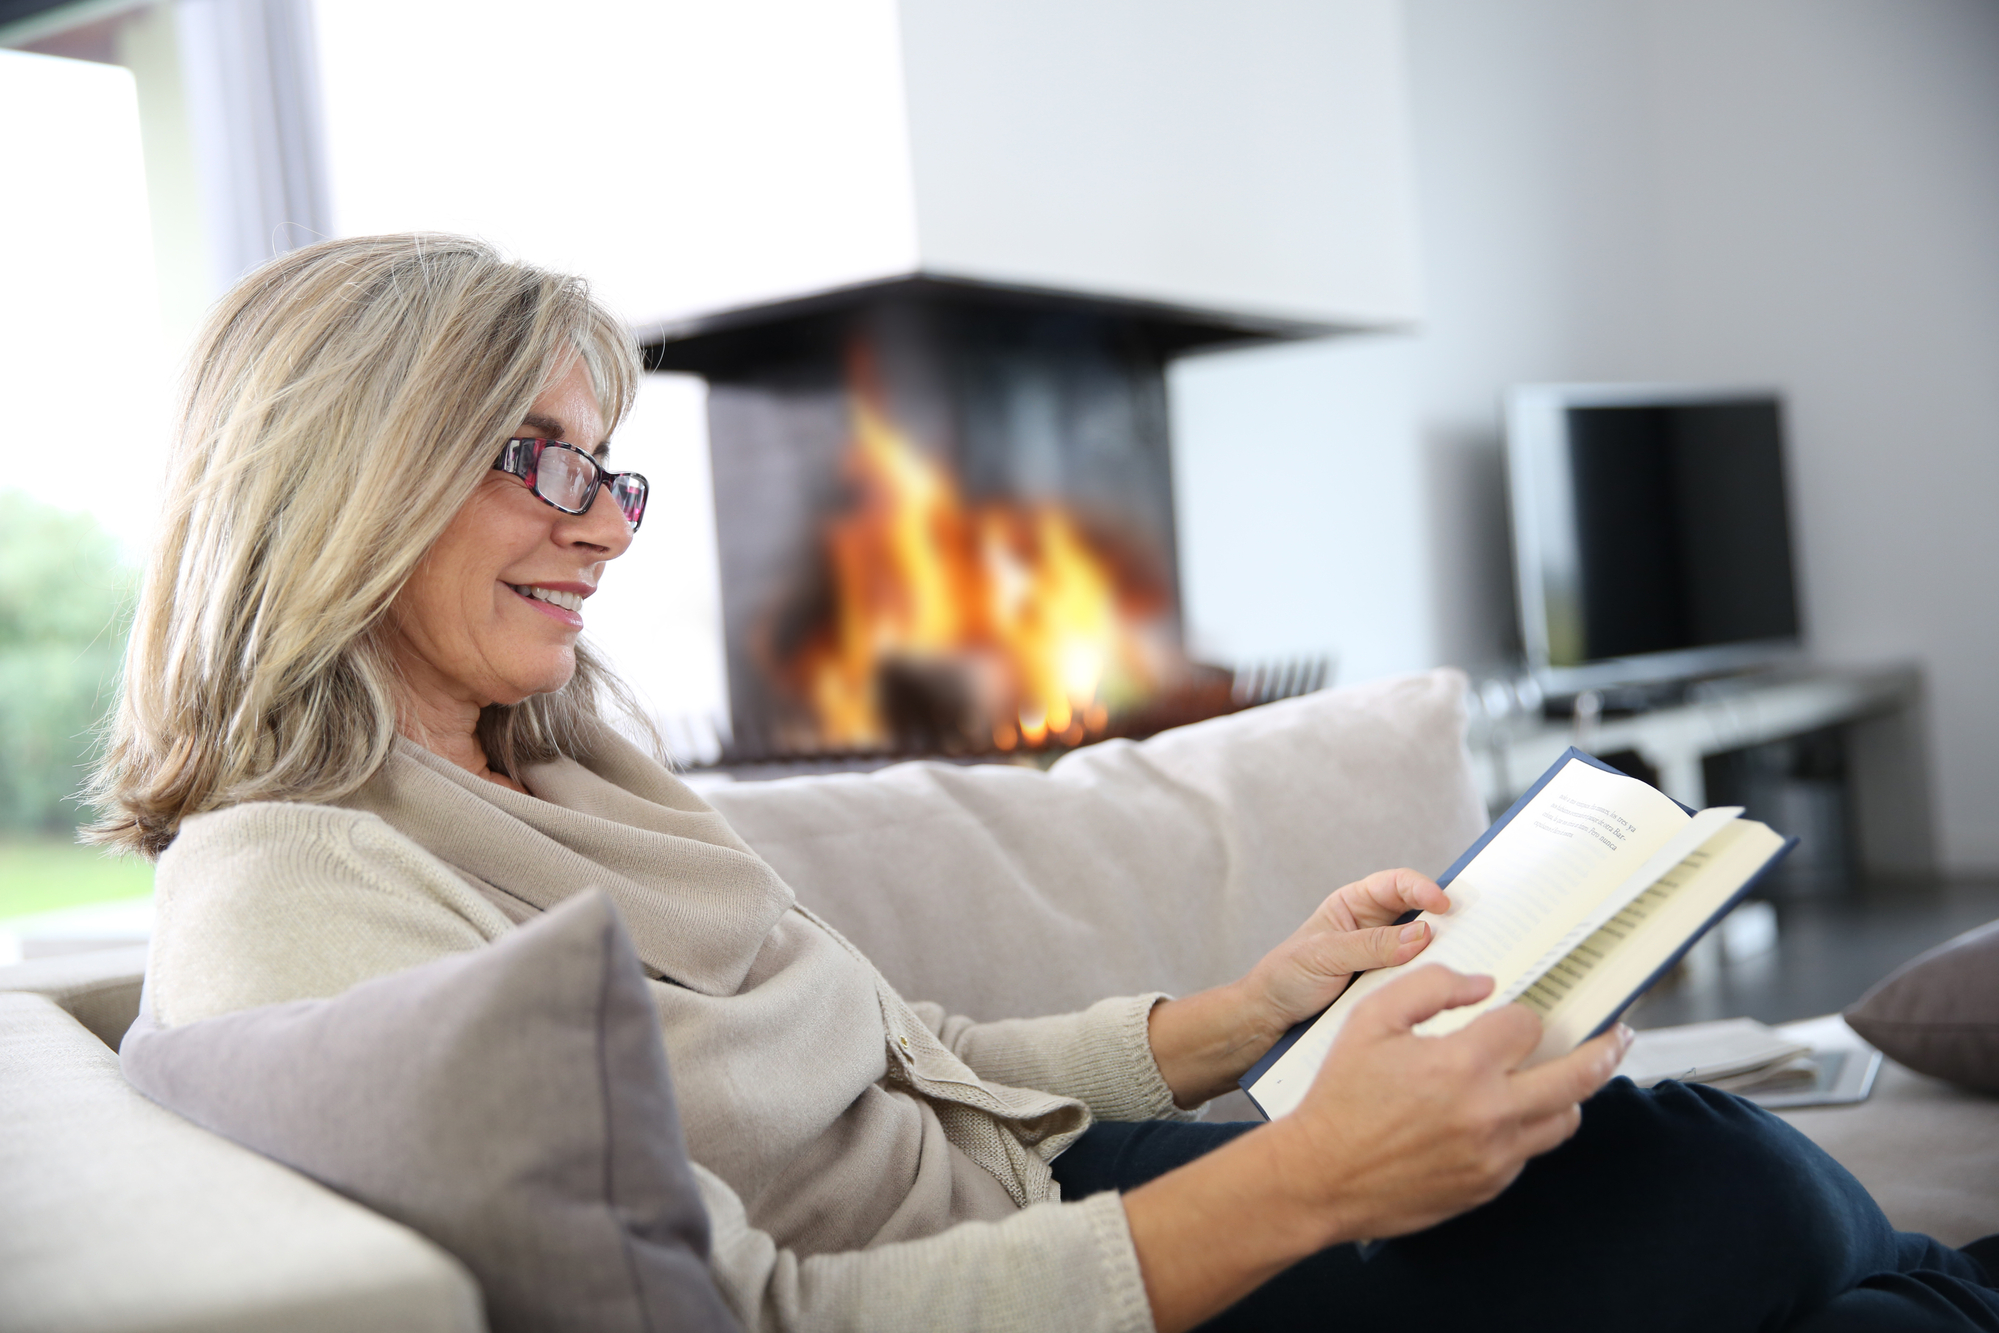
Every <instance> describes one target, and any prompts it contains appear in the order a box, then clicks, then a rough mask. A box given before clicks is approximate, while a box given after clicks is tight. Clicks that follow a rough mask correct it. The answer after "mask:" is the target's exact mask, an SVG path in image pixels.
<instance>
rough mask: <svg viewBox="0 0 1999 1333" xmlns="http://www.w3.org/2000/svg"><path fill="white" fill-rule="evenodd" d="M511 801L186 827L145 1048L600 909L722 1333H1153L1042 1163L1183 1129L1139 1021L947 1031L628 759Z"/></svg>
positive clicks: (1129, 1006) (409, 757) (478, 791)
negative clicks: (644, 1011)
mask: <svg viewBox="0 0 1999 1333" xmlns="http://www.w3.org/2000/svg"><path fill="white" fill-rule="evenodd" d="M522 781H523V784H524V785H525V786H527V787H528V789H529V790H530V791H531V792H533V795H532V796H523V795H521V794H520V793H517V792H514V791H510V790H508V789H506V788H504V787H500V786H498V785H496V784H494V783H491V782H487V781H485V780H483V779H480V778H475V777H473V776H472V775H471V774H469V773H466V772H464V771H463V770H461V769H459V768H457V767H455V766H453V765H451V764H449V763H447V762H445V761H444V760H442V759H439V758H438V757H436V756H434V755H432V754H430V753H428V752H427V751H425V750H422V749H420V748H419V747H417V746H414V745H411V744H409V743H408V742H399V743H398V745H397V747H396V750H395V752H394V753H393V754H392V756H391V757H390V759H389V761H388V763H387V764H386V765H385V766H384V768H383V769H382V771H381V772H380V773H379V774H377V775H376V777H375V778H374V779H373V780H371V781H370V782H369V784H368V785H367V786H366V787H365V788H363V789H362V790H361V791H360V792H359V793H357V794H356V795H355V796H354V797H353V798H352V799H351V800H349V801H347V802H345V803H344V804H343V805H342V806H339V807H333V806H317V805H303V804H284V803H256V804H249V805H241V806H236V807H232V808H230V809H227V810H223V811H218V812H215V813H211V814H205V815H198V816H195V817H193V818H190V819H189V820H187V821H186V823H185V824H184V825H183V826H182V829H181V833H180V836H179V837H178V838H177V839H176V840H175V842H174V843H173V845H172V846H171V847H170V848H169V849H168V850H167V852H166V853H165V854H164V855H163V856H162V857H161V858H160V863H159V871H158V876H157V886H158V923H157V926H156V930H155V937H154V943H153V949H152V954H151V959H150V962H149V965H148V974H147V980H148V988H147V994H148V997H149V1000H150V1003H151V1004H152V1006H153V1018H154V1020H155V1021H156V1022H158V1023H160V1024H161V1025H163V1026H169V1027H170V1026H174V1025H177V1024H181V1023H188V1022H193V1021H196V1020H199V1019H202V1018H206V1017H210V1016H212V1015H216V1014H221V1013H227V1012H230V1011H233V1010H237V1009H243V1008H248V1007H251V1006H255V1005H263V1004H274V1003H279V1002H282V1001H287V1000H295V999H304V998H311V997H317V996H326V995H333V994H337V993H339V992H340V991H342V990H345V989H346V988H347V987H349V986H352V985H354V984H355V983H357V982H360V981H363V980H365V979H367V978H369V977H373V976H378V975H381V974H383V973H387V972H392V971H396V970H399V969H402V968H407V967H411V966H415V965H417V964H419V963H423V962H426V961H428V960H430V959H433V958H437V957H441V956H443V955H445V954H448V953H451V952H454V951H458V950H464V949H472V948H477V947H478V946H480V945H482V944H485V943H487V942H489V941H491V940H494V939H496V938H498V937H499V936H501V935H503V934H505V933H506V932H507V931H508V930H510V929H512V928H513V926H514V925H515V923H517V922H519V921H522V920H525V919H527V918H529V917H531V916H533V915H534V914H536V913H538V912H540V911H542V910H545V909H546V908H548V907H550V906H552V905H554V904H555V903H556V902H559V901H560V900H561V899H563V898H564V897H566V896H568V895H569V894H572V893H575V892H577V891H579V890H581V889H583V888H586V887H590V886H596V887H600V888H602V889H604V890H605V891H607V892H608V893H609V894H610V896H611V897H612V899H613V900H614V901H615V902H616V903H617V905H618V908H619V911H620V913H621V914H622V915H623V917H624V919H625V922H626V925H627V926H628V928H629V929H630V931H631V934H632V937H633V941H634V943H635V944H636V946H637V949H638V953H639V957H640V959H641V960H642V961H643V962H644V963H645V965H646V967H647V969H648V970H649V971H650V972H652V973H654V974H656V975H657V976H658V977H659V978H661V979H660V980H657V981H655V982H654V983H653V995H654V1000H655V1003H656V1004H657V1006H658V1009H659V1013H660V1022H661V1030H662V1033H663V1035H664V1038H665V1043H666V1047H667V1051H668V1055H669V1057H670V1059H671V1062H672V1068H673V1077H674V1085H675V1092H676V1094H677V1097H678V1099H679V1104H680V1111H681V1116H682V1120H683V1127H684V1129H685V1131H686V1136H687V1144H688V1153H689V1156H690V1157H691V1158H692V1159H693V1161H694V1164H695V1175H696V1178H697V1180H698V1181H699V1183H700V1187H701V1190H702V1196H703V1200H704V1202H705V1203H706V1205H707V1208H708V1212H709V1216H710V1218H711V1219H712V1223H713V1227H714V1248H713V1255H712V1259H711V1264H712V1267H713V1270H714V1274H715V1277H716V1280H717V1282H718V1284H719V1285H720V1287H721V1289H722V1292H723V1294H724V1296H725V1298H726V1299H727V1300H728V1301H729V1302H730V1303H731V1305H732V1306H733V1307H734V1308H735V1311H736V1313H737V1315H738V1316H739V1317H740V1318H741V1320H742V1322H743V1323H744V1325H745V1327H748V1328H754V1329H762V1328H770V1329H793V1328H798V1329H804V1328H811V1329H827V1328H855V1329H862V1328H865V1329H900V1328H909V1329H939V1328H963V1329H995V1330H997V1329H1021V1330H1029V1329H1034V1330H1039V1329H1051V1328H1074V1329H1104V1330H1142V1329H1149V1328H1151V1326H1152V1323H1151V1315H1150V1311H1149V1309H1148V1306H1147V1303H1146V1300H1145V1293H1144V1287H1143V1284H1142V1281H1141V1279H1140V1276H1139V1269H1138V1262H1137V1257H1136V1255H1135V1253H1134V1252H1133V1250H1132V1245H1131V1237H1130V1233H1129V1231H1128V1230H1127V1228H1126V1225H1125V1218H1124V1210H1123V1206H1122V1204H1121V1203H1120V1202H1119V1200H1118V1198H1117V1196H1116V1195H1113V1194H1103V1195H1098V1196H1095V1197H1093V1198H1090V1199H1085V1200H1082V1201H1080V1202H1074V1203H1062V1202H1059V1193H1060V1191H1059V1188H1058V1187H1057V1186H1056V1184H1055V1182H1054V1180H1053V1179H1052V1176H1051V1174H1050V1171H1049V1167H1048V1162H1049V1161H1050V1160H1051V1159H1052V1158H1053V1157H1054V1156H1055V1155H1056V1154H1057V1153H1059V1152H1060V1151H1061V1150H1062V1149H1063V1148H1065V1147H1067V1146H1068V1145H1069V1144H1070V1143H1072V1142H1073V1141H1074V1140H1075V1138H1076V1136H1077V1135H1079V1134H1080V1133H1081V1132H1082V1131H1083V1130H1084V1129H1085V1128H1087V1127H1088V1125H1089V1123H1090V1121H1091V1118H1092V1116H1095V1117H1098V1118H1103V1119H1114V1120H1136V1119H1156V1118H1165V1117H1173V1116H1179V1115H1182V1114H1184V1113H1182V1112H1178V1111H1176V1110H1175V1108H1174V1106H1173V1100H1172V1093H1171V1091H1170V1090H1169V1089H1168V1088H1167V1086H1166V1084H1165V1081H1164V1080H1163V1078H1162V1077H1161V1076H1160V1073H1159V1069H1158V1066H1157V1065H1156V1064H1155V1063H1154V1061H1153V1058H1152V1053H1151V1047H1150V1044H1149V1042H1148V1040H1147V1036H1146V1024H1147V1015H1148V1014H1149V1013H1150V1011H1151V1008H1152V1005H1153V1004H1154V1003H1155V1002H1156V1001H1157V1000H1158V999H1159V998H1160V997H1159V996H1156V995H1146V996H1135V997H1130V998H1125V999H1114V1000H1106V1001H1104V1002H1102V1003H1100V1004H1097V1005H1095V1006H1093V1007H1091V1008H1090V1009H1088V1010H1085V1011H1084V1012H1082V1013H1080V1014H1071V1015H1063V1016H1058V1017H1050V1018H1039V1019H1024V1020H1010V1021H1003V1022H994V1023H974V1022H971V1021H969V1020H966V1019H962V1018H951V1017H947V1016H946V1015H945V1014H944V1012H943V1011H942V1009H940V1008H938V1007H937V1006H935V1005H925V1004H910V1003H907V1002H905V1001H904V1000H903V999H902V997H900V996H899V995H897V994H896V992H895V990H894V988H893V987H891V986H890V985H889V984H888V982H887V981H886V980H884V979H883V977H882V976H881V974H880V973H879V972H878V971H877V970H876V969H875V968H874V967H873V965H871V964H870V963H869V962H868V961H867V959H866V958H864V957H863V956H862V955H861V954H860V952H859V951H858V950H856V949H855V948H854V947H853V946H852V945H851V944H849V943H848V942H847V941H846V940H844V939H843V938H841V937H840V935H839V934H838V933H837V932H836V931H834V930H833V929H832V928H831V927H829V926H827V925H826V924H825V923H824V922H822V921H820V920H819V919H818V918H817V917H815V916H814V915H812V914H811V913H810V912H809V911H807V910H806V909H804V908H802V907H800V906H799V905H798V904H797V902H796V901H795V900H794V898H793V895H792V892H791V890H790V888H789V887H788V886H786V885H785V883H784V882H783V881H782V880H781V879H780V878H779V877H778V875H777V873H776V872H775V871H774V870H772V869H771V868H770V866H769V865H767V864H766V863H765V862H764V861H763V860H762V859H761V858H760V857H758V856H757V855H756V853H755V852H753V851H752V850H751V849H750V848H749V846H748V845H747V844H745V843H744V842H743V841H742V839H741V838H739V837H738V836H737V835H736V834H735V833H734V831H733V830H731V829H730V828H729V827H728V825H727V824H726V823H725V822H724V821H723V819H722V817H721V816H720V815H719V814H717V813H716V812H715V811H714V810H712V809H711V808H709V807H708V806H707V804H706V803H705V802H703V801H702V800H701V799H700V798H699V797H698V796H696V795H695V794H694V793H693V792H692V791H691V790H689V789H688V787H687V786H686V785H685V784H684V783H682V782H680V781H679V780H677V779H676V778H674V777H673V776H672V775H671V774H670V773H668V772H667V771H666V770H665V769H663V768H661V767H660V766H659V765H657V764H655V763H653V762H652V761H651V760H650V759H648V758H646V757H645V756H644V755H643V754H641V753H640V752H639V751H638V750H636V749H635V748H633V747H631V746H629V745H626V744H624V743H623V742H620V741H613V742H609V743H607V744H605V745H603V746H602V747H600V749H599V751H598V753H596V754H594V755H592V756H591V757H590V758H589V759H588V760H587V761H585V762H582V763H579V762H577V761H574V760H567V759H565V760H560V761H557V762H554V763H550V764H544V765H539V766H537V767H535V768H532V769H530V770H529V771H527V772H526V773H524V774H523V775H522Z"/></svg>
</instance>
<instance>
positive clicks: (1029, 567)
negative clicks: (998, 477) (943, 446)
mask: <svg viewBox="0 0 1999 1333" xmlns="http://www.w3.org/2000/svg"><path fill="white" fill-rule="evenodd" d="M851 387H852V393H851V430H852V443H851V445H850V447H849V451H848V454H847V457H846V459H845V461H844V464H843V468H844V472H845V478H846V480H847V482H848V483H849V485H850V487H851V489H852V495H853V501H852V503H851V504H850V506H849V507H848V508H847V509H846V510H845V511H843V512H842V513H840V514H839V515H837V516H836V517H834V518H833V519H832V520H831V521H830V522H829V524H828V526H827V530H826V534H825V544H826V554H827V557H828V564H829V568H830V573H831V580H830V581H831V592H832V599H831V607H830V609H829V610H828V611H827V612H826V614H825V616H824V617H823V619H822V621H821V623H820V624H819V626H818V628H817V629H816V631H815V632H814V633H813V634H812V635H811V636H810V637H809V638H808V639H807V641H806V642H805V644H804V646H803V647H802V649H801V651H800V652H799V653H798V654H797V655H796V656H795V657H794V658H793V660H792V661H791V662H790V663H788V664H785V665H784V666H783V667H782V668H781V671H780V674H781V675H782V676H783V677H784V678H785V679H786V680H787V682H788V683H789V685H790V686H791V689H792V691H793V693H794V694H795V695H796V696H797V697H799V698H800V699H801V700H803V701H804V702H805V703H806V704H807V705H808V707H809V709H810V711H811V713H812V715H813V718H814V719H815V722H816V727H817V731H818V735H817V737H816V738H815V739H816V743H817V744H818V745H819V746H821V747H825V748H833V749H840V748H856V749H865V748H873V747H878V746H882V745H885V744H888V743H890V742H892V741H893V740H894V739H895V737H896V731H897V726H896V719H895V718H894V717H892V716H891V714H892V713H894V712H895V711H896V709H897V708H898V707H900V708H901V709H902V710H903V711H904V712H907V711H908V710H909V709H910V708H912V707H913V708H915V709H916V710H917V711H918V712H919V713H924V714H925V715H926V716H928V715H930V714H937V713H942V714H948V718H947V719H946V721H945V722H944V723H941V724H939V729H940V730H945V731H949V732H953V733H955V737H946V738H945V743H946V744H947V746H948V745H951V744H952V743H953V741H954V740H955V744H956V746H957V747H959V748H977V749H984V748H988V747H997V748H999V749H1002V750H1010V749H1014V748H1015V747H1017V746H1020V745H1026V746H1030V747H1033V746H1040V745H1045V744H1049V743H1051V742H1053V741H1056V740H1060V741H1061V742H1063V743H1066V744H1071V745H1073V744H1078V743H1080V742H1081V741H1083V740H1084V739H1085V738H1086V737H1088V736H1091V735H1098V734H1101V733H1102V732H1103V731H1104V730H1105V728H1106V727H1107V726H1108V725H1109V723H1110V720H1111V717H1112V714H1113V713H1114V712H1115V710H1117V709H1118V708H1120V707H1122V706H1126V705H1129V704H1132V703H1136V702H1139V701H1142V700H1144V699H1145V698H1147V697H1149V696H1150V695H1151V694H1152V693H1153V692H1154V690H1155V689H1156V688H1157V686H1158V685H1159V683H1160V679H1161V676H1162V670H1163V668H1164V667H1165V664H1166V656H1167V653H1166V650H1165V648H1164V644H1165V642H1166V636H1165V635H1164V633H1163V627H1162V625H1161V623H1160V621H1161V616H1160V610H1161V608H1160V606H1159V604H1158V603H1159V600H1160V599H1159V598H1158V597H1157V596H1156V595H1149V594H1147V593H1146V592H1145V591H1143V590H1140V589H1135V588H1132V587H1129V586H1121V582H1120V579H1119V573H1118V568H1117V565H1116V563H1115V562H1114V561H1113V560H1112V559H1109V558H1107V556H1106V554H1105V552H1104V551H1103V550H1102V549H1100V547H1099V545H1098V544H1097V543H1096V542H1093V541H1092V539H1091V537H1090V535H1089V534H1088V533H1087V532H1086V531H1085V529H1084V527H1083V525H1082V524H1081V523H1079V521H1078V520H1077V518H1076V516H1075V515H1073V514H1072V513H1070V512H1069V511H1068V510H1067V509H1066V508H1064V507H1063V506H1061V505H1059V504H1056V503H1053V502H1047V501H1041V502H1032V503H1028V502H1020V501H994V502H988V503H982V504H978V505H968V504H967V503H966V501H965V498H964V496H963V495H962V493H961V491H960V489H959V486H958V482H957V479H956V477H955V476H954V475H953V474H952V472H951V471H950V469H949V468H948V467H946V466H945V465H944V464H943V463H942V462H940V461H939V460H937V459H936V458H934V457H932V456H930V455H929V454H928V453H926V452H925V451H924V450H923V449H921V448H920V447H919V446H918V445H917V443H916V442H915V441H914V440H912V439H911V438H910V437H909V436H908V435H907V434H906V433H905V432H904V431H902V430H901V429H900V428H899V427H898V426H897V425H896V423H895V422H894V421H893V420H891V419H890V417H889V415H888V413H887V411H886V409H885V406H884V402H883V396H882V394H881V392H880V389H879V386H878V384H877V383H876V382H875V379H874V376H873V374H872V366H871V363H870V362H869V360H868V357H867V353H866V351H865V349H860V350H858V351H857V352H856V354H855V356H854V357H853V364H852V385H851ZM1125 582H1126V583H1129V582H1130V580H1128V579H1127V580H1125ZM897 691H901V695H902V696H903V697H900V699H899V700H898V698H897V697H891V696H895V695H896V692H897ZM911 698H914V700H915V702H914V703H913V704H912V703H911V702H910V700H911ZM926 710H927V712H926Z"/></svg>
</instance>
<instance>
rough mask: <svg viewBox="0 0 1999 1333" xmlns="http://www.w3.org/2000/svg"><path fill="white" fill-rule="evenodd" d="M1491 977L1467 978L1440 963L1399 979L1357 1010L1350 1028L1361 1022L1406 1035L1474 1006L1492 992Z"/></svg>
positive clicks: (1355, 1009)
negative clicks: (1451, 1012) (1460, 1008)
mask: <svg viewBox="0 0 1999 1333" xmlns="http://www.w3.org/2000/svg"><path fill="white" fill-rule="evenodd" d="M1492 985H1493V982H1492V978H1491V977H1468V976H1466V975H1464V974H1463V973H1462V972H1453V971H1451V969H1449V968H1448V967H1445V966H1443V965H1442V964H1440V963H1432V964H1430V965H1429V966H1428V967H1419V968H1417V969H1416V970H1415V971H1414V972H1411V973H1409V974H1408V975H1407V976H1401V977H1397V978H1396V979H1395V980H1393V981H1391V982H1389V983H1388V984H1387V985H1386V986H1383V987H1382V988H1381V989H1380V990H1378V991H1376V992H1375V993H1374V994H1372V995H1370V996H1368V997H1367V998H1366V999H1365V1000H1363V1001H1361V1002H1360V1004H1359V1005H1357V1006H1355V1008H1354V1015H1353V1018H1352V1019H1351V1020H1349V1025H1351V1024H1353V1023H1360V1024H1363V1025H1364V1026H1366V1027H1369V1028H1372V1029H1374V1030H1375V1031H1377V1032H1380V1033H1382V1034H1384V1035H1385V1034H1388V1033H1395V1032H1407V1031H1408V1030H1409V1029H1411V1028H1413V1027H1415V1026H1416V1025H1417V1024H1418V1023H1421V1022H1423V1021H1424V1020H1426V1019H1429V1018H1434V1017H1436V1016H1437V1015H1438V1014H1440V1013H1442V1012H1443V1011H1444V1010H1446V1009H1455V1008H1457V1007H1458V1006H1459V1005H1463V1004H1472V1003H1474V1002H1476V1001H1479V1000H1483V999H1484V998H1485V997H1486V996H1488V995H1490V994H1491V993H1492Z"/></svg>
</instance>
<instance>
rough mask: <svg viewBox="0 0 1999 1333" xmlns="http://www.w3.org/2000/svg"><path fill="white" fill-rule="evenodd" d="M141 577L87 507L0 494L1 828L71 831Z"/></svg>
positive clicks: (110, 700)
mask: <svg viewBox="0 0 1999 1333" xmlns="http://www.w3.org/2000/svg"><path fill="white" fill-rule="evenodd" d="M136 585H137V575H136V574H135V573H134V572H133V571H132V570H131V569H130V568H129V567H128V566H126V565H125V564H124V563H123V562H122V561H121V560H120V559H119V556H118V544H117V542H116V540H115V539H114V538H113V537H112V536H111V534H110V533H108V532H106V531H105V530H104V529H103V528H102V527H101V526H100V525H99V524H98V523H97V521H96V520H95V519H93V518H91V517H90V516H89V515H88V514H77V513H69V512H66V511H64V510H61V509H57V508H54V507H53V506H50V505H46V504H43V503H41V502H40V501H38V500H35V499H33V498H31V497H29V496H27V495H24V494H22V493H21V492H19V491H0V832H4V833H11V834H25V833H55V834H61V833H65V832H67V831H68V830H70V829H73V828H74V827H75V826H76V825H77V824H79V823H81V822H82V821H83V819H84V818H85V817H86V815H87V812H86V811H84V810H83V809H82V807H81V806H80V805H78V803H77V802H76V800H75V793H76V791H77V789H78V788H79V787H81V786H82V785H83V782H84V779H85V777H86V776H87V774H88V770H89V764H90V760H91V757H92V755H93V754H95V752H96V748H97V736H96V730H97V727H98V725H99V723H100V722H101V721H102V720H103V717H104V715H105V713H106V712H108V711H109V709H110V708H111V706H112V703H113V701H114V699H115V697H116V686H117V680H118V668H119V664H120V662H121V660H122V659H123V656H124V652H125V631H126V626H127V622H128V620H129V617H130V608H131V601H132V594H133V590H134V588H135V587H136Z"/></svg>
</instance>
